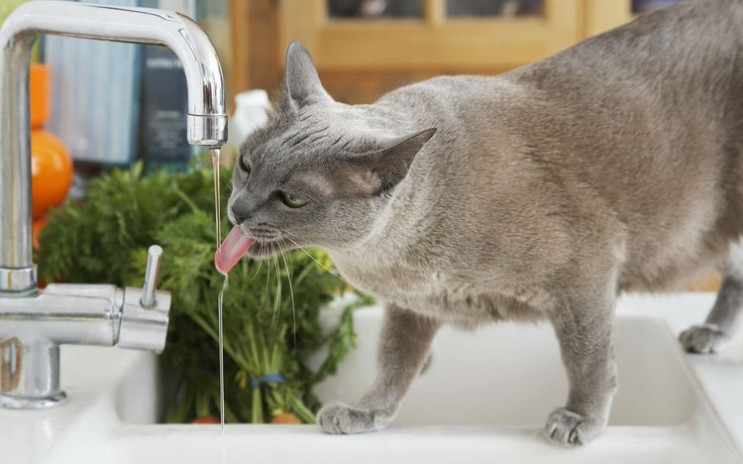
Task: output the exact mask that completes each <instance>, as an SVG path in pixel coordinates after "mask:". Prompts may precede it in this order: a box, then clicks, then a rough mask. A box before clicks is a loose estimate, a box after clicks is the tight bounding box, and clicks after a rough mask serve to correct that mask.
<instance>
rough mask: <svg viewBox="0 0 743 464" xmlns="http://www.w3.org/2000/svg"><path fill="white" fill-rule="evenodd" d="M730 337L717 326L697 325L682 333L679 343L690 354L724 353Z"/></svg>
mask: <svg viewBox="0 0 743 464" xmlns="http://www.w3.org/2000/svg"><path fill="white" fill-rule="evenodd" d="M730 340H731V339H730V337H729V336H728V334H727V333H725V332H724V331H723V330H722V329H720V327H718V326H717V324H702V325H695V326H692V327H690V328H688V329H687V330H685V331H683V332H681V335H679V341H680V342H681V346H683V347H684V350H686V351H688V352H689V353H698V354H710V353H719V352H721V351H724V350H725V349H726V348H727V347H728V345H729V344H730Z"/></svg>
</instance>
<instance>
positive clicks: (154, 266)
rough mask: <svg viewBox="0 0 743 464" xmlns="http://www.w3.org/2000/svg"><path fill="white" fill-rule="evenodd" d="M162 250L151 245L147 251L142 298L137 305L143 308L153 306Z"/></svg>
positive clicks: (157, 246)
mask: <svg viewBox="0 0 743 464" xmlns="http://www.w3.org/2000/svg"><path fill="white" fill-rule="evenodd" d="M162 255H163V249H162V247H160V246H159V245H152V246H151V247H150V249H149V250H147V269H146V270H145V274H144V286H143V287H142V298H141V299H140V300H139V304H141V305H142V307H144V308H152V307H154V306H155V303H156V301H155V290H157V274H158V273H159V271H160V258H161V257H162Z"/></svg>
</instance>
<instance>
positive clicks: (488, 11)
mask: <svg viewBox="0 0 743 464" xmlns="http://www.w3.org/2000/svg"><path fill="white" fill-rule="evenodd" d="M543 3H544V2H543V0H446V14H447V16H451V17H492V16H504V17H512V16H527V15H540V14H542V4H543Z"/></svg>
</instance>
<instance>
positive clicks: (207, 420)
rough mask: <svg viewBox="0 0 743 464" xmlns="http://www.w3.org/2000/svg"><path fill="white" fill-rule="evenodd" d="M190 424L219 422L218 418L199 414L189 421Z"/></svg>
mask: <svg viewBox="0 0 743 464" xmlns="http://www.w3.org/2000/svg"><path fill="white" fill-rule="evenodd" d="M191 423H192V424H219V419H217V418H216V417H214V416H199V417H197V418H196V419H194V420H192V421H191Z"/></svg>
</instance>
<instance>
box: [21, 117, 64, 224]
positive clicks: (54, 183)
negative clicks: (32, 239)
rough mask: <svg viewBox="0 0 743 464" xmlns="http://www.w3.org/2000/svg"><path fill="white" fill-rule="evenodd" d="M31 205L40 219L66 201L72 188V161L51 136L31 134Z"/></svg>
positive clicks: (37, 133) (41, 131) (34, 214)
mask: <svg viewBox="0 0 743 464" xmlns="http://www.w3.org/2000/svg"><path fill="white" fill-rule="evenodd" d="M31 176H32V178H31V202H32V205H33V216H34V218H39V217H41V216H43V215H44V214H45V213H46V212H47V211H49V210H50V209H52V208H53V207H55V206H57V205H59V204H60V203H62V201H64V199H65V197H66V196H67V192H68V191H69V190H70V186H71V185H72V159H70V155H69V154H67V150H66V149H65V147H64V145H63V144H62V142H61V141H60V140H59V139H58V138H57V137H55V136H53V135H52V134H50V133H49V132H46V131H43V130H35V131H32V132H31Z"/></svg>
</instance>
